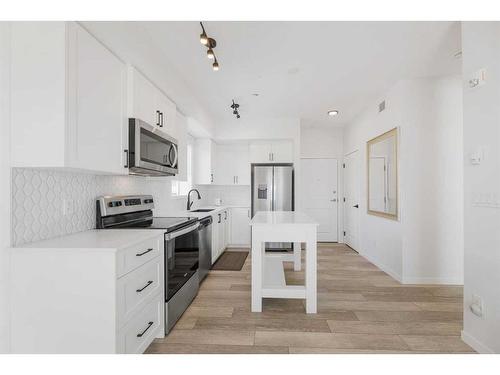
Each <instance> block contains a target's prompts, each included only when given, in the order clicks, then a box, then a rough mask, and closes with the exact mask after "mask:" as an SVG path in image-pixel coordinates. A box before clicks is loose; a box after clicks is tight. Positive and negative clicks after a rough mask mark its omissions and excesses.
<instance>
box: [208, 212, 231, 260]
mask: <svg viewBox="0 0 500 375" xmlns="http://www.w3.org/2000/svg"><path fill="white" fill-rule="evenodd" d="M212 217H213V222H212V264H214V263H215V262H216V261H217V259H218V258H219V257H220V256H221V254H222V253H223V252H224V250H226V248H227V246H228V245H229V237H230V222H231V212H230V210H229V209H228V208H227V209H223V210H220V211H219V212H216V213H215V214H213V215H212Z"/></svg>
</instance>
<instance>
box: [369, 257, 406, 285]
mask: <svg viewBox="0 0 500 375" xmlns="http://www.w3.org/2000/svg"><path fill="white" fill-rule="evenodd" d="M359 255H361V256H362V257H363V258H366V259H368V260H369V261H370V262H371V263H373V264H374V265H376V266H377V267H378V268H380V269H381V270H382V271H384V272H385V273H387V274H388V275H389V276H391V277H392V278H393V279H396V280H397V281H399V282H400V283H401V279H402V278H401V275H400V274H399V273H397V272H396V271H394V270H393V269H391V268H390V267H387V266H386V265H385V264H383V263H382V262H380V261H378V260H377V259H375V258H373V257H371V256H369V255H367V254H363V253H361V252H360V253H359Z"/></svg>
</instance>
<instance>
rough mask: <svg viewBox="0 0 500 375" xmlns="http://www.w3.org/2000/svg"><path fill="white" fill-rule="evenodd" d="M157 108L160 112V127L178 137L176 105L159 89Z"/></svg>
mask: <svg viewBox="0 0 500 375" xmlns="http://www.w3.org/2000/svg"><path fill="white" fill-rule="evenodd" d="M156 100H157V101H156V102H157V105H156V109H157V110H158V111H159V112H160V113H159V115H160V119H159V123H158V124H159V125H158V126H159V127H160V128H161V130H163V131H164V132H165V133H167V134H168V135H171V136H172V137H174V138H178V136H177V129H176V121H175V117H176V114H175V112H176V107H175V104H174V103H173V102H172V101H171V100H170V99H169V98H167V97H166V96H165V95H164V94H163V93H162V92H161V91H160V90H157V99H156Z"/></svg>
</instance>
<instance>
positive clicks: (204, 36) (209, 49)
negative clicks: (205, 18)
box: [200, 22, 219, 71]
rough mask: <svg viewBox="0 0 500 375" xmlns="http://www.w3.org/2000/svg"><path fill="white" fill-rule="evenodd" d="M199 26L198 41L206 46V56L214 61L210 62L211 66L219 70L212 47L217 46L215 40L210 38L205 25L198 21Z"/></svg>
mask: <svg viewBox="0 0 500 375" xmlns="http://www.w3.org/2000/svg"><path fill="white" fill-rule="evenodd" d="M200 26H201V31H202V32H201V34H200V43H201V44H203V45H204V46H205V47H207V57H208V58H209V59H210V60H214V63H213V64H212V68H213V70H215V71H218V70H219V62H218V61H217V57H216V56H215V52H214V48H215V47H216V46H217V41H216V40H215V39H214V38H210V37H209V36H208V35H207V33H206V31H205V27H204V26H203V23H202V22H200Z"/></svg>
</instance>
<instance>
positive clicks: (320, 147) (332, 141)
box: [298, 123, 344, 242]
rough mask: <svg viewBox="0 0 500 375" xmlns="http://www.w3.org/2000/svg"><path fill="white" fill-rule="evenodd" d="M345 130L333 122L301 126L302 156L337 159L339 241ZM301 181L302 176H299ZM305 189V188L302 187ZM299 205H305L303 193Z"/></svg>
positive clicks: (339, 233)
mask: <svg viewBox="0 0 500 375" xmlns="http://www.w3.org/2000/svg"><path fill="white" fill-rule="evenodd" d="M343 137H344V130H343V128H341V127H333V126H332V125H331V124H328V123H327V124H322V125H309V124H301V126H300V157H301V158H325V159H329V158H331V159H337V161H338V163H337V166H338V170H337V183H338V186H337V197H339V198H338V202H339V204H338V212H337V223H338V230H337V238H338V241H339V242H342V241H343V231H344V221H343V211H344V210H343V209H344V206H343V204H342V203H341V202H342V199H341V197H343V196H344V183H343V181H344V180H343V173H342V159H343V156H344V153H343V147H344V139H343ZM298 180H299V181H301V179H300V178H298ZM300 190H301V191H303V189H302V188H301V189H300ZM299 198H300V202H299V205H298V207H299V208H300V207H303V201H302V199H303V195H301V196H300V197H299Z"/></svg>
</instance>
